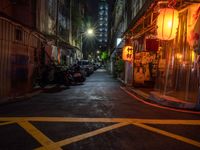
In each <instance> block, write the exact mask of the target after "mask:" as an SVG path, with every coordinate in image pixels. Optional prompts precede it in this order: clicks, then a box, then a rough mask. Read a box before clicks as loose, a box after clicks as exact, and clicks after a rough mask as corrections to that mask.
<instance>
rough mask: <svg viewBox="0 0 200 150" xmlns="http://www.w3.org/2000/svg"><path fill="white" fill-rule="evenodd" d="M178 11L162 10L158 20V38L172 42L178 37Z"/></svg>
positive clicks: (171, 9)
mask: <svg viewBox="0 0 200 150" xmlns="http://www.w3.org/2000/svg"><path fill="white" fill-rule="evenodd" d="M178 23H179V19H178V11H177V10H175V9H173V8H162V9H160V14H159V16H158V19H157V27H158V28H157V38H159V39H161V40H171V39H174V38H175V37H176V32H177V28H178Z"/></svg>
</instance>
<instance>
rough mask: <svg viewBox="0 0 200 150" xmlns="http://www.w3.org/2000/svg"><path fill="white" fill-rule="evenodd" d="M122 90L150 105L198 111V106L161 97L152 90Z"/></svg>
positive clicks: (127, 87) (128, 88) (199, 107)
mask: <svg viewBox="0 0 200 150" xmlns="http://www.w3.org/2000/svg"><path fill="white" fill-rule="evenodd" d="M124 88H126V90H128V91H129V92H131V93H133V94H134V95H137V96H139V97H141V98H142V99H143V100H145V101H147V102H150V103H154V104H159V105H161V106H166V107H171V108H177V109H184V110H194V111H200V105H197V104H195V103H190V102H186V101H183V100H181V99H177V98H175V97H171V96H166V95H162V94H161V93H159V92H157V91H154V90H153V89H148V88H134V87H130V86H124Z"/></svg>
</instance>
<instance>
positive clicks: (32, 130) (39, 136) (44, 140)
mask: <svg viewBox="0 0 200 150" xmlns="http://www.w3.org/2000/svg"><path fill="white" fill-rule="evenodd" d="M17 123H18V124H19V125H20V126H21V127H22V128H24V129H25V130H26V131H27V132H28V133H29V134H30V135H31V136H33V137H34V138H35V139H36V140H37V141H38V142H39V143H40V144H42V146H44V148H45V149H48V150H62V149H61V148H60V147H59V146H58V145H57V144H55V143H54V142H53V141H52V140H51V139H49V138H48V137H47V136H46V135H44V134H43V133H42V132H41V131H40V130H38V129H37V128H36V127H34V126H33V125H32V124H31V123H29V122H27V121H24V122H17ZM50 144H51V145H52V146H51V147H49V146H48V145H50ZM47 146H48V148H47Z"/></svg>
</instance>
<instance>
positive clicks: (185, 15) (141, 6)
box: [111, 0, 200, 108]
mask: <svg viewBox="0 0 200 150" xmlns="http://www.w3.org/2000/svg"><path fill="white" fill-rule="evenodd" d="M115 7H116V6H115ZM125 8H126V9H125V13H124V17H123V18H125V19H126V21H125V22H126V23H127V25H125V24H126V23H125V24H124V26H125V27H126V29H125V32H124V33H123V36H122V38H123V40H124V41H125V42H124V43H123V46H122V47H123V48H122V50H121V53H119V54H118V58H119V59H121V60H122V55H123V53H124V51H123V49H125V47H127V46H131V47H132V49H131V50H132V53H131V54H132V56H131V58H132V59H131V61H124V74H125V75H124V76H123V77H122V80H124V82H125V83H126V84H128V85H131V86H133V87H135V88H140V89H143V88H145V90H149V92H150V93H151V95H152V96H153V97H158V96H162V97H165V98H169V99H173V100H176V101H177V100H178V101H179V100H180V102H182V104H189V105H191V106H192V107H193V108H196V107H199V103H200V78H199V77H200V73H199V69H200V63H199V60H200V59H199V58H200V53H199V45H200V44H199V43H200V40H199V33H200V30H199V29H200V27H199V24H200V12H199V10H200V4H199V1H198V0H197V1H190V0H189V1H187V2H185V1H182V0H176V1H170V0H169V1H155V0H146V1H144V0H139V1H134V0H126V1H125ZM115 9H116V8H115ZM162 9H169V10H170V11H175V12H177V18H178V21H177V22H173V26H175V25H176V24H177V27H176V28H175V29H174V28H172V26H170V29H171V31H170V32H169V31H168V32H167V33H165V34H169V33H172V30H173V33H175V34H174V37H170V38H169V39H166V37H163V35H164V33H163V32H164V31H167V30H166V29H162V30H159V29H160V27H161V28H164V27H165V26H164V24H162V23H161V24H158V22H159V19H158V18H159V15H161V14H162V13H161V12H162ZM168 14H170V12H168V13H167V15H168ZM115 18H116V17H115ZM164 19H165V18H164ZM161 20H162V19H161ZM174 30H175V32H174ZM160 31H162V33H161V35H162V36H159V32H160ZM113 37H114V36H112V37H111V38H113ZM114 39H116V38H114ZM111 50H112V51H113V52H114V49H111ZM111 54H112V53H111ZM127 56H130V55H127ZM130 72H132V74H130Z"/></svg>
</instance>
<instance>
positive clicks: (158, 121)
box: [0, 117, 200, 125]
mask: <svg viewBox="0 0 200 150" xmlns="http://www.w3.org/2000/svg"><path fill="white" fill-rule="evenodd" d="M0 121H9V122H23V121H37V122H104V123H105V122H111V123H119V122H130V123H131V122H132V123H144V124H182V125H200V120H175V119H135V118H71V117H69V118H66V117H6V118H0Z"/></svg>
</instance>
